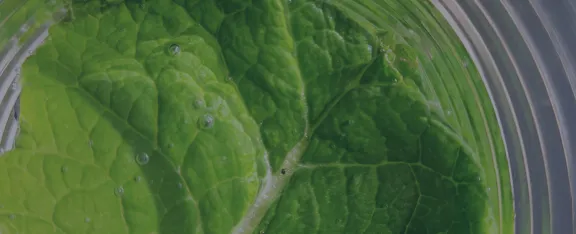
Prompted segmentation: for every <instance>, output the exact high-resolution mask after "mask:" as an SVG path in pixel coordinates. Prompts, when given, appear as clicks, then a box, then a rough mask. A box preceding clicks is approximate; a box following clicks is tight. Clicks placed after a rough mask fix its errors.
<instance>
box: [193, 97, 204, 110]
mask: <svg viewBox="0 0 576 234" xmlns="http://www.w3.org/2000/svg"><path fill="white" fill-rule="evenodd" d="M194 107H196V108H197V109H200V108H204V107H206V103H205V102H204V100H202V99H201V98H198V99H196V100H195V101H194Z"/></svg>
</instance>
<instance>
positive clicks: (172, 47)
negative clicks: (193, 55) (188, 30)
mask: <svg viewBox="0 0 576 234" xmlns="http://www.w3.org/2000/svg"><path fill="white" fill-rule="evenodd" d="M168 52H169V53H170V54H171V55H178V54H180V46H179V45H178V44H172V45H170V47H168Z"/></svg>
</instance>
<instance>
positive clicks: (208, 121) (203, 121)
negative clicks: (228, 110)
mask: <svg viewBox="0 0 576 234" xmlns="http://www.w3.org/2000/svg"><path fill="white" fill-rule="evenodd" d="M214 121H215V120H214V117H213V116H212V115H210V114H205V115H204V116H202V117H201V118H200V119H199V120H198V125H199V127H200V128H205V129H206V128H212V127H213V126H214Z"/></svg>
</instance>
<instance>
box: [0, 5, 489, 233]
mask: <svg viewBox="0 0 576 234" xmlns="http://www.w3.org/2000/svg"><path fill="white" fill-rule="evenodd" d="M342 6H343V5H338V4H330V3H326V2H318V1H309V0H292V1H279V0H253V1H225V0H213V1H212V0H202V1H192V0H190V1H186V0H153V1H128V0H127V1H100V0H98V1H96V0H91V1H77V3H74V4H73V5H72V7H71V8H70V9H71V10H72V13H73V14H72V15H71V17H69V18H68V19H67V20H66V21H64V22H62V23H60V24H58V25H57V26H54V27H53V28H51V30H50V35H51V36H50V38H49V39H48V41H46V42H45V44H44V45H43V46H42V47H41V48H39V49H38V51H37V52H36V54H35V55H33V56H32V57H31V58H29V59H28V60H27V61H26V63H25V64H24V66H23V76H24V81H23V82H24V84H23V85H24V89H23V93H22V97H21V99H22V101H21V102H22V104H21V106H22V114H21V126H22V131H21V134H20V136H19V139H18V142H17V149H16V150H14V151H12V152H10V153H9V154H8V155H6V156H5V157H2V158H0V204H1V206H0V207H1V208H0V233H47V234H48V233H112V234H115V233H327V234H333V233H486V232H491V233H492V232H494V231H495V229H494V228H496V226H495V225H496V224H495V222H497V221H496V220H495V217H497V214H494V211H493V210H492V208H491V206H490V202H489V196H488V194H487V191H486V188H485V184H484V179H483V178H484V177H485V175H484V174H485V173H484V170H483V169H482V167H481V163H480V160H479V157H484V155H479V152H482V151H480V150H478V146H475V145H473V146H471V145H470V144H469V142H468V141H467V140H466V138H463V137H462V136H460V135H459V134H460V132H459V131H457V130H454V129H455V128H454V126H453V125H452V124H450V122H449V121H447V120H446V119H445V118H444V117H443V116H442V115H439V114H438V113H437V112H436V111H435V110H434V109H433V108H431V105H430V104H429V100H428V99H427V98H426V95H424V94H423V92H422V91H421V90H422V87H424V86H423V83H424V81H423V80H422V78H421V77H422V76H421V75H420V73H419V72H418V70H419V69H420V68H421V67H420V62H419V59H418V56H417V53H416V52H415V51H414V49H413V48H411V47H409V46H408V45H407V42H406V41H405V40H403V39H402V37H400V36H399V35H398V34H397V33H396V32H395V31H393V30H392V29H390V28H384V27H376V28H372V27H369V25H371V24H368V23H367V22H365V21H363V20H362V19H363V18H362V17H361V14H353V13H354V12H355V10H354V8H353V7H350V8H343V7H342ZM357 12H358V13H362V11H361V9H358V10H357ZM376 26H378V25H376Z"/></svg>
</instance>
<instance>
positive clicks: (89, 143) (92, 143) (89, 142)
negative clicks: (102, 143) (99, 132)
mask: <svg viewBox="0 0 576 234" xmlns="http://www.w3.org/2000/svg"><path fill="white" fill-rule="evenodd" d="M88 145H90V148H92V146H93V145H94V142H93V141H92V140H90V141H88Z"/></svg>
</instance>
